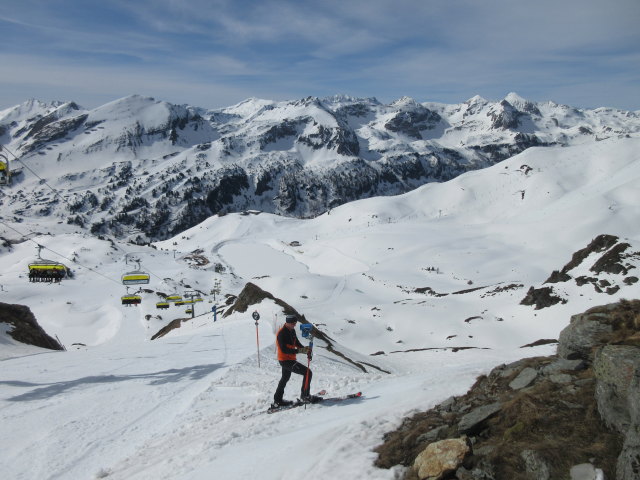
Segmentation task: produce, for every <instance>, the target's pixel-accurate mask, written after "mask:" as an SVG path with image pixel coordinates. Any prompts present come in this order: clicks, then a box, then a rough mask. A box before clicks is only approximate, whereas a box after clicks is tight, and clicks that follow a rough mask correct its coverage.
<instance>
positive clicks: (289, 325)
mask: <svg viewBox="0 0 640 480" xmlns="http://www.w3.org/2000/svg"><path fill="white" fill-rule="evenodd" d="M297 322H298V319H297V318H296V316H295V315H287V317H286V319H285V324H284V325H283V326H282V328H281V329H280V330H279V331H278V335H277V336H276V347H277V349H278V362H279V363H280V366H281V367H282V377H281V378H280V382H278V388H277V389H276V393H275V395H274V396H273V401H274V406H276V407H285V406H288V405H293V402H292V401H291V400H284V399H283V398H282V397H283V395H284V389H285V387H286V386H287V382H288V381H289V378H291V373H297V374H298V375H302V376H303V377H302V388H301V389H300V400H302V401H303V402H310V403H316V402H318V401H320V400H321V398H320V397H317V396H315V395H311V394H310V393H309V392H310V389H311V377H312V373H311V370H310V369H309V368H307V367H305V366H304V365H302V364H301V363H300V362H298V361H297V360H296V355H297V354H298V353H306V354H307V357H308V358H311V350H310V349H309V347H305V346H304V345H302V344H301V343H300V341H299V340H298V337H297V335H296V323H297Z"/></svg>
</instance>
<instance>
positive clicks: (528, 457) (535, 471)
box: [520, 450, 551, 480]
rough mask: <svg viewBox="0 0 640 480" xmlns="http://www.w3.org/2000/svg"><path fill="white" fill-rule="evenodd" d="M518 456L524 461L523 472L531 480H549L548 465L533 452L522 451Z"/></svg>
mask: <svg viewBox="0 0 640 480" xmlns="http://www.w3.org/2000/svg"><path fill="white" fill-rule="evenodd" d="M520 456H521V457H522V459H523V460H524V465H525V470H526V471H527V473H529V474H530V476H531V477H530V478H531V479H532V480H550V478H551V476H550V472H549V465H548V464H547V462H546V461H545V460H544V458H542V457H541V456H540V455H539V454H538V452H536V451H535V450H523V451H522V453H520Z"/></svg>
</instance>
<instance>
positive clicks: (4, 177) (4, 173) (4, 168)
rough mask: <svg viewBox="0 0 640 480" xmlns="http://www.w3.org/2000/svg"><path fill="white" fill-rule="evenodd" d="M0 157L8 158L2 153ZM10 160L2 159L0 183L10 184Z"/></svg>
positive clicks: (0, 162)
mask: <svg viewBox="0 0 640 480" xmlns="http://www.w3.org/2000/svg"><path fill="white" fill-rule="evenodd" d="M0 158H3V159H5V160H6V157H5V156H4V155H2V154H0ZM9 175H10V173H9V162H8V161H2V160H0V185H8V184H9Z"/></svg>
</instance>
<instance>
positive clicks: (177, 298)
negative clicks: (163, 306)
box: [166, 293, 182, 302]
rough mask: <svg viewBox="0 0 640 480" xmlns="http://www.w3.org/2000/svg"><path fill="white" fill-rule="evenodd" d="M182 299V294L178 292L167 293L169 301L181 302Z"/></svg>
mask: <svg viewBox="0 0 640 480" xmlns="http://www.w3.org/2000/svg"><path fill="white" fill-rule="evenodd" d="M181 300H182V295H178V294H176V293H173V294H171V295H167V298H166V301H167V302H180V301H181Z"/></svg>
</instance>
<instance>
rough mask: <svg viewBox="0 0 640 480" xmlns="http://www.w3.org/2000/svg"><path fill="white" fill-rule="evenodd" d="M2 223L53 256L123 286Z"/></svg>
mask: <svg viewBox="0 0 640 480" xmlns="http://www.w3.org/2000/svg"><path fill="white" fill-rule="evenodd" d="M0 223H1V224H2V225H4V226H5V227H7V228H9V229H11V230H13V231H14V232H16V233H17V234H18V235H20V236H21V237H22V238H26V239H27V240H29V241H30V242H33V243H35V244H36V245H37V246H38V247H41V248H44V249H45V250H49V251H50V252H51V253H53V254H55V255H58V256H59V257H62V258H64V259H65V260H67V261H68V262H69V263H71V264H76V265H79V266H80V267H82V268H86V269H87V270H89V271H91V272H93V273H96V274H98V275H100V276H101V277H104V278H106V279H107V280H109V281H111V282H114V283H117V284H118V285H120V284H121V283H120V282H118V281H116V280H114V279H113V278H111V277H107V276H106V275H104V274H103V273H100V272H98V271H97V270H95V269H93V268H91V267H87V266H86V265H83V264H82V263H80V262H78V261H77V260H72V259H70V258H67V257H65V256H64V255H62V254H61V253H58V252H56V251H55V250H52V249H50V248H49V247H46V246H44V245H41V244H40V243H38V242H36V241H35V240H34V239H33V238H29V237H28V236H27V235H25V234H23V233H22V232H20V231H18V230H16V229H15V228H13V227H12V226H10V225H7V224H6V223H5V222H4V221H2V220H0Z"/></svg>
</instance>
